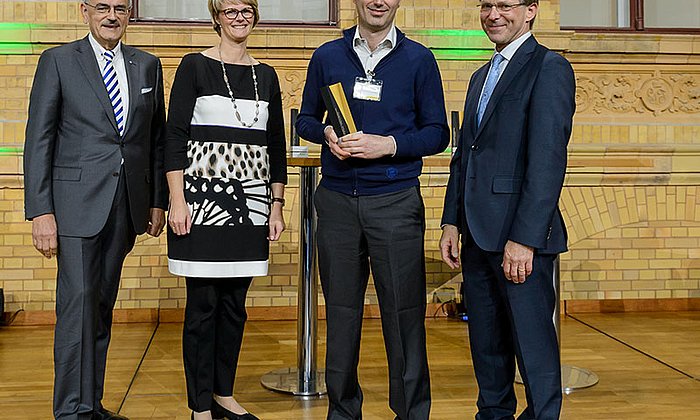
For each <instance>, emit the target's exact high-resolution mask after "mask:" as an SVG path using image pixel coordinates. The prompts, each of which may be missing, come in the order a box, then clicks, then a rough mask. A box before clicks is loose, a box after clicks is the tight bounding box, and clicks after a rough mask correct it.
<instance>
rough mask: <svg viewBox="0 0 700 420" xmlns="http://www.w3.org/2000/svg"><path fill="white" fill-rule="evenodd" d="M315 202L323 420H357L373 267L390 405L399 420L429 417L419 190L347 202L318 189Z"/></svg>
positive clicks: (421, 201)
mask: <svg viewBox="0 0 700 420" xmlns="http://www.w3.org/2000/svg"><path fill="white" fill-rule="evenodd" d="M315 200H316V203H315V204H316V209H317V212H318V230H317V237H318V255H319V271H320V276H321V285H322V287H323V295H324V297H325V300H326V323H327V350H326V386H327V388H328V400H329V407H328V418H329V419H334V420H335V419H360V418H362V390H361V389H360V385H359V382H358V379H357V366H358V362H359V350H360V333H361V328H362V313H363V309H364V298H365V291H366V289H367V282H368V279H369V273H370V268H371V270H372V275H373V277H374V284H375V287H376V290H377V297H378V298H379V306H380V312H381V317H382V332H383V334H384V344H385V346H386V353H387V359H388V364H389V406H390V407H391V409H392V410H393V411H394V412H395V413H396V416H397V417H398V418H399V419H401V420H409V419H410V420H416V419H427V418H428V416H429V413H430V379H429V374H428V360H427V355H426V345H425V308H426V301H425V256H424V242H423V238H424V235H425V218H424V207H423V200H422V198H421V196H420V191H419V189H418V188H417V187H416V188H409V189H407V190H404V191H400V192H396V193H391V194H382V195H375V196H364V197H351V196H347V195H344V194H340V193H336V192H333V191H330V190H327V189H325V188H324V187H319V188H318V189H317V191H316V198H315Z"/></svg>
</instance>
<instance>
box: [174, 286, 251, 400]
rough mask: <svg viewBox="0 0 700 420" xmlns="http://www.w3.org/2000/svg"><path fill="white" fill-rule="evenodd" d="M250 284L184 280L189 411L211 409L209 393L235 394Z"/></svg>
mask: <svg viewBox="0 0 700 420" xmlns="http://www.w3.org/2000/svg"><path fill="white" fill-rule="evenodd" d="M251 281H252V279H251V278H250V277H241V278H230V279H228V278H227V279H210V278H189V277H188V278H187V279H186V283H187V306H186V307H185V325H184V327H183V331H182V352H183V360H184V364H185V380H186V382H187V404H188V406H189V408H190V409H191V410H194V411H198V412H201V411H208V410H210V409H211V403H212V398H213V394H216V395H219V396H222V397H230V396H232V395H233V382H234V378H235V377H236V367H237V366H238V355H239V354H240V351H241V343H242V341H243V329H244V326H245V321H246V319H247V317H248V316H247V314H246V310H245V299H246V294H247V293H248V288H249V287H250V283H251Z"/></svg>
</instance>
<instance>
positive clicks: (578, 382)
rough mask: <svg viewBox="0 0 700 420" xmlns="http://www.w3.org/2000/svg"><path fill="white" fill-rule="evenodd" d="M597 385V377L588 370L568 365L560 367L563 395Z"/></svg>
mask: <svg viewBox="0 0 700 420" xmlns="http://www.w3.org/2000/svg"><path fill="white" fill-rule="evenodd" d="M597 383H598V375H596V374H595V373H593V372H591V371H590V370H588V369H583V368H579V367H576V366H568V365H562V367H561V390H562V392H564V394H571V393H572V392H574V391H576V390H577V389H583V388H590V387H592V386H593V385H595V384H597Z"/></svg>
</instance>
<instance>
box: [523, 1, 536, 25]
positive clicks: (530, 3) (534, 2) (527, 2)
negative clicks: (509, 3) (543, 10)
mask: <svg viewBox="0 0 700 420" xmlns="http://www.w3.org/2000/svg"><path fill="white" fill-rule="evenodd" d="M523 4H524V5H525V6H526V7H527V6H531V5H533V4H536V5H538V6H539V5H540V0H523ZM535 19H537V16H535V17H534V18H532V20H531V21H530V29H532V27H533V26H535Z"/></svg>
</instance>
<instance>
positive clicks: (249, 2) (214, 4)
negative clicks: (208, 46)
mask: <svg viewBox="0 0 700 420" xmlns="http://www.w3.org/2000/svg"><path fill="white" fill-rule="evenodd" d="M224 3H242V4H245V5H246V6H250V7H251V8H252V9H253V12H254V13H255V15H254V16H253V27H255V25H257V24H258V22H259V21H260V11H259V10H258V0H207V6H208V7H209V14H211V23H212V26H213V27H214V30H215V31H216V33H217V34H219V36H221V24H219V23H218V22H217V21H216V18H217V17H218V16H219V13H221V12H222V11H223V10H224V9H223V7H222V6H223V5H224Z"/></svg>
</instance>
